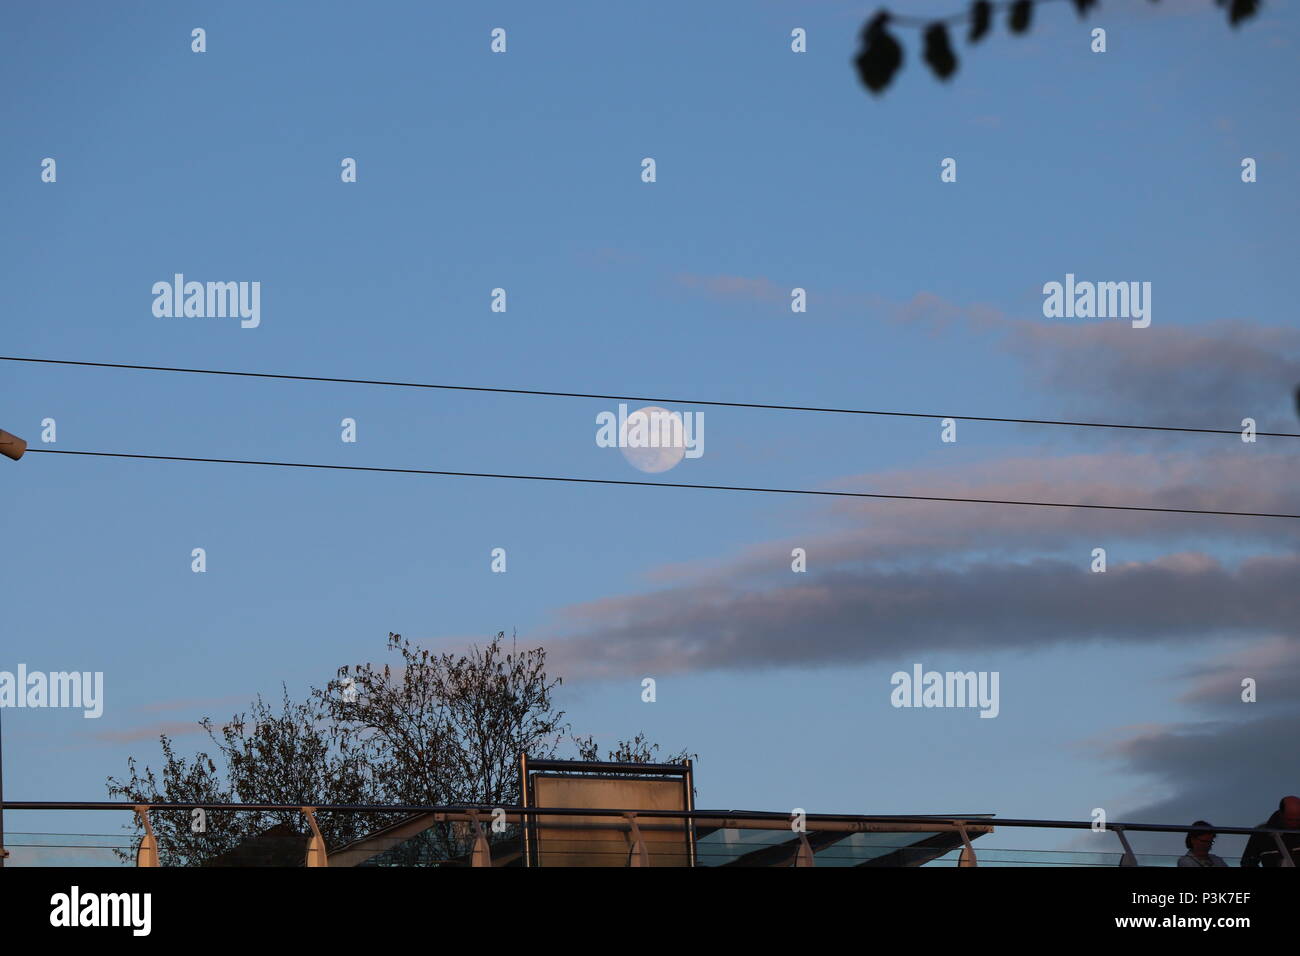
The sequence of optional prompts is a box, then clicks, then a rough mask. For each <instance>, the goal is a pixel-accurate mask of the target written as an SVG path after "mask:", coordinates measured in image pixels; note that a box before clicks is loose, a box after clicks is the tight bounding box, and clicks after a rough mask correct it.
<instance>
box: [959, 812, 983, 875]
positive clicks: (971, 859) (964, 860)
mask: <svg viewBox="0 0 1300 956" xmlns="http://www.w3.org/2000/svg"><path fill="white" fill-rule="evenodd" d="M957 831H958V832H959V833H960V834H961V842H962V843H964V844H966V845H965V846H964V847H962V850H961V856H959V857H957V865H958V866H959V867H960V866H979V865H980V864H979V860H978V859H977V858H976V856H975V847H973V846H971V842H970V834H969V833H967V832H966V823H965V821H964V820H959V821H958V822H957Z"/></svg>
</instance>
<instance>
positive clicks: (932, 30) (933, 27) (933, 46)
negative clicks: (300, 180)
mask: <svg viewBox="0 0 1300 956" xmlns="http://www.w3.org/2000/svg"><path fill="white" fill-rule="evenodd" d="M925 62H926V63H929V64H930V69H932V70H934V75H935V76H937V77H938V78H939V79H941V80H946V79H948V77H950V76H952V75H953V73H955V72H956V71H957V57H956V56H955V55H954V54H953V52H952V46H951V44H949V42H948V28H947V27H946V26H944V25H943V24H942V23H932V24H930V25H929V26H928V27H926V29H925Z"/></svg>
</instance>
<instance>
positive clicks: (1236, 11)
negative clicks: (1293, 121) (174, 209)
mask: <svg viewBox="0 0 1300 956" xmlns="http://www.w3.org/2000/svg"><path fill="white" fill-rule="evenodd" d="M935 2H936V3H938V2H942V0H935ZM1044 2H1047V0H1001V2H994V0H975V2H973V3H972V4H971V6H970V9H969V10H968V12H967V13H966V14H965V17H964V19H967V20H969V21H970V31H969V33H968V34H967V42H968V43H972V44H973V43H976V42H978V41H979V40H981V39H983V37H984V36H986V35H987V34H988V33H989V31H990V30H991V29H992V25H993V10H994V8H995V7H1005V8H1007V28H1008V30H1009V31H1010V32H1012V33H1017V34H1020V33H1028V32H1029V28H1030V26H1031V25H1032V23H1033V17H1034V4H1035V3H1044ZM1071 2H1072V3H1073V5H1074V9H1075V11H1076V12H1077V13H1078V14H1079V16H1080V17H1083V16H1086V15H1087V14H1088V12H1089V11H1090V10H1092V9H1093V8H1094V7H1096V6H1097V5H1098V2H1099V0H1071ZM1152 2H1153V3H1154V2H1157V0H1152ZM1214 2H1215V3H1216V4H1217V5H1219V6H1221V7H1223V6H1226V7H1228V22H1229V23H1230V24H1231V25H1232V26H1234V27H1236V26H1238V25H1239V24H1240V23H1241V22H1242V21H1244V20H1248V19H1250V18H1251V17H1253V16H1255V15H1256V14H1257V13H1258V12H1259V8H1260V6H1261V5H1262V0H1214ZM962 19H963V16H961V15H957V16H952V17H945V18H938V17H936V18H934V19H930V20H927V19H925V18H923V17H917V16H914V15H910V14H909V15H902V16H900V17H895V16H894V15H893V14H892V13H891V12H890V11H889V10H887V9H881V10H879V11H877V12H876V13H875V14H874V15H872V17H871V18H870V19H869V20H867V22H866V23H865V24H864V26H863V28H862V49H861V50H860V51H859V53H858V55H857V56H856V57H855V58H854V60H853V62H854V65H855V66H856V68H857V72H858V78H859V79H860V80H861V81H862V85H863V86H865V87H866V88H867V89H868V90H870V91H871V92H872V93H873V94H879V93H882V92H883V91H884V90H885V89H886V87H888V86H889V84H890V83H891V82H893V79H894V76H895V74H897V72H898V70H899V68H900V67H901V66H902V65H903V48H902V46H901V45H900V44H899V42H898V41H897V40H896V39H895V38H894V37H893V36H892V35H891V34H890V33H889V32H888V30H887V29H886V27H888V26H890V25H893V26H921V27H924V29H925V33H924V47H925V50H924V54H923V58H924V59H925V62H926V63H927V64H929V66H930V69H932V70H933V71H934V74H935V76H937V77H938V78H939V79H941V80H946V79H948V78H949V77H951V76H952V74H953V73H954V72H956V70H957V56H956V54H955V53H954V52H953V49H952V43H951V42H950V40H949V36H948V26H947V24H948V23H950V22H955V21H960V20H962Z"/></svg>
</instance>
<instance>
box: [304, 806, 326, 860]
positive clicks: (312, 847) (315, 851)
mask: <svg viewBox="0 0 1300 956" xmlns="http://www.w3.org/2000/svg"><path fill="white" fill-rule="evenodd" d="M302 812H303V814H304V815H305V816H306V817H307V825H308V826H310V827H311V839H310V840H308V841H307V859H306V860H305V861H304V865H305V866H329V865H330V861H329V854H328V853H326V852H325V838H324V837H323V836H321V835H320V827H319V826H317V825H316V808H315V807H303V808H302Z"/></svg>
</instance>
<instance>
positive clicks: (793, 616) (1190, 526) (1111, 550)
mask: <svg viewBox="0 0 1300 956" xmlns="http://www.w3.org/2000/svg"><path fill="white" fill-rule="evenodd" d="M1254 451H1255V450H1254V449H1251V450H1250V451H1249V452H1247V453H1245V454H1238V453H1235V452H1234V453H1232V454H1228V455H1223V456H1217V457H1211V458H1208V459H1204V460H1201V466H1200V468H1199V470H1198V467H1197V461H1198V459H1195V458H1187V457H1185V458H1170V459H1166V460H1160V459H1157V458H1154V457H1152V456H1146V455H1139V456H1122V455H1116V454H1106V455H1089V456H1072V457H1070V458H1066V459H1059V460H1046V461H1037V460H1023V461H1014V460H1013V461H1007V460H1004V461H1000V462H995V463H987V464H982V465H977V466H971V467H968V468H963V469H953V468H945V469H942V470H935V471H930V472H926V471H919V470H912V471H897V472H886V473H881V474H879V475H865V476H858V477H856V478H852V479H845V480H844V481H843V482H837V484H844V485H849V486H863V487H868V488H871V489H872V490H880V491H882V492H886V493H894V492H903V493H931V492H939V493H957V494H962V495H968V496H972V497H987V498H1025V499H1035V498H1038V499H1044V500H1064V501H1079V502H1088V503H1111V504H1134V505H1145V504H1150V505H1153V506H1157V507H1195V508H1201V507H1204V508H1222V507H1227V508H1229V509H1230V510H1253V509H1254V508H1256V507H1258V508H1260V509H1261V510H1268V511H1273V510H1276V511H1278V512H1287V513H1300V491H1298V490H1297V489H1296V487H1295V483H1294V482H1293V481H1291V480H1290V478H1289V476H1290V475H1291V473H1292V472H1291V468H1290V465H1289V462H1288V461H1287V459H1286V458H1285V456H1279V455H1276V454H1269V453H1267V452H1264V453H1260V454H1258V455H1256V454H1255V453H1254ZM1266 466H1269V467H1266ZM1034 470H1037V474H1034V473H1033V472H1034ZM828 514H829V515H831V516H833V518H834V519H835V521H836V522H838V527H835V528H831V529H829V530H826V531H823V532H822V533H821V534H808V535H804V536H801V537H798V538H795V537H792V538H788V539H786V540H784V541H782V542H780V543H773V544H772V545H771V546H762V547H758V548H753V549H750V550H748V551H746V552H742V553H741V554H739V555H734V556H730V557H724V558H722V559H720V560H716V561H714V562H711V563H707V562H706V563H701V564H700V565H697V566H696V573H694V574H692V573H691V571H690V567H689V566H686V567H683V566H677V567H675V568H673V569H672V571H673V573H674V575H675V576H672V577H668V578H667V580H668V581H669V586H666V587H662V588H660V589H658V590H654V591H651V592H648V593H641V594H630V595H622V596H616V597H605V598H599V599H594V600H592V601H588V602H584V603H581V604H578V605H575V606H572V607H568V608H565V609H563V610H562V611H561V612H559V616H558V618H559V619H558V623H557V625H556V627H555V628H554V631H553V634H552V635H551V636H550V638H548V639H545V640H544V641H543V643H544V644H545V645H546V646H547V647H548V648H549V649H550V651H551V653H552V655H553V660H554V661H556V663H557V669H558V671H559V672H560V673H563V674H565V675H566V676H571V677H592V678H606V677H614V676H627V675H630V674H635V673H674V672H683V671H703V670H745V669H751V668H772V667H788V666H800V667H802V666H818V665H823V666H824V665H832V664H840V663H861V662H866V661H870V660H875V659H881V658H887V657H890V656H892V655H896V654H897V653H900V652H902V651H904V650H906V651H908V652H909V653H923V652H927V651H930V650H936V649H955V648H970V649H980V650H984V649H988V648H1016V649H1022V650H1031V649H1034V648H1036V647H1046V646H1051V645H1055V644H1059V643H1062V642H1067V641H1091V640H1105V641H1117V642H1124V643H1131V644H1141V643H1166V642H1171V641H1180V642H1188V641H1196V640H1206V639H1209V638H1213V637H1217V636H1222V635H1225V634H1232V635H1240V636H1243V637H1245V638H1248V639H1252V640H1257V639H1261V638H1264V637H1269V636H1273V635H1277V634H1284V635H1291V634H1295V633H1296V629H1297V626H1300V625H1298V623H1297V622H1300V587H1297V584H1298V583H1300V556H1297V555H1296V554H1294V553H1291V554H1285V553H1284V554H1279V553H1276V552H1278V551H1279V550H1293V549H1294V545H1295V543H1296V540H1297V537H1298V536H1300V521H1296V520H1282V519H1254V518H1229V517H1204V516H1192V515H1149V514H1141V513H1133V512H1092V511H1086V512H1085V511H1072V510H1054V509H1038V508H1015V507H1008V506H998V505H970V504H943V505H939V504H934V503H923V502H893V501H874V502H862V503H859V502H849V503H844V502H841V503H838V504H836V505H835V506H833V507H832V508H830V509H828ZM1207 544H1212V545H1214V550H1218V549H1219V548H1220V547H1229V546H1230V547H1232V548H1234V549H1236V550H1237V551H1238V552H1239V553H1241V552H1244V553H1246V554H1249V553H1250V552H1251V551H1254V552H1256V553H1255V554H1253V556H1248V557H1244V558H1242V559H1241V560H1240V561H1236V562H1233V563H1226V562H1224V561H1222V560H1220V559H1217V558H1214V557H1211V555H1210V553H1209V551H1207V550H1206V545H1207ZM1099 546H1100V547H1105V548H1106V549H1107V553H1108V570H1107V571H1106V573H1104V574H1102V573H1093V572H1092V571H1091V561H1092V549H1093V548H1095V547H1099ZM792 547H803V548H804V549H805V551H806V553H807V558H808V572H807V573H804V574H795V573H792V572H791V569H790V563H791V557H790V550H791V548H792ZM1175 547H1181V550H1177V551H1172V553H1169V552H1170V551H1171V550H1172V549H1173V548H1175ZM1153 550H1154V551H1156V552H1157V553H1158V552H1160V551H1164V552H1166V553H1165V554H1164V555H1163V556H1160V557H1156V558H1151V557H1149V556H1146V557H1139V555H1143V554H1145V555H1149V554H1150V553H1151V552H1152V551H1153Z"/></svg>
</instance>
